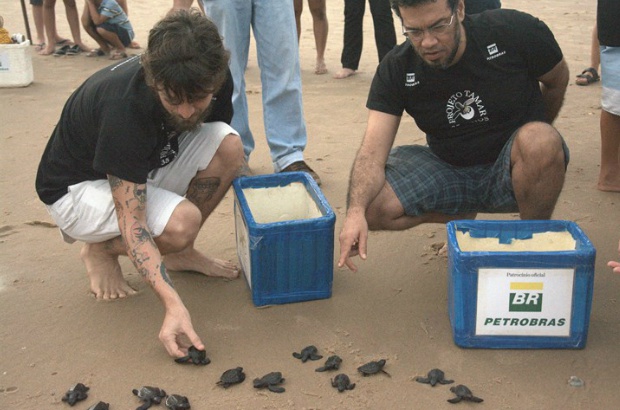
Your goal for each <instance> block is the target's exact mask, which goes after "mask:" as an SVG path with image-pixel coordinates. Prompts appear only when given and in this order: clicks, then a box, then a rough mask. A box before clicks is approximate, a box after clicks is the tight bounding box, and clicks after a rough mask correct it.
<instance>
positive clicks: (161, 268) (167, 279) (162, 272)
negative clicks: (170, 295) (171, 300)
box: [159, 262, 174, 289]
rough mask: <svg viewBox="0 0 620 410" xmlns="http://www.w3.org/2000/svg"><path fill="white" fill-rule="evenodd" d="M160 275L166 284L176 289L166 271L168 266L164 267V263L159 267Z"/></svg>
mask: <svg viewBox="0 0 620 410" xmlns="http://www.w3.org/2000/svg"><path fill="white" fill-rule="evenodd" d="M159 273H160V274H161V277H162V278H163V279H164V282H166V283H167V284H168V285H169V286H170V287H171V288H172V289H174V284H173V283H172V279H170V276H168V272H167V271H166V266H165V265H164V263H163V262H162V264H161V265H160V266H159Z"/></svg>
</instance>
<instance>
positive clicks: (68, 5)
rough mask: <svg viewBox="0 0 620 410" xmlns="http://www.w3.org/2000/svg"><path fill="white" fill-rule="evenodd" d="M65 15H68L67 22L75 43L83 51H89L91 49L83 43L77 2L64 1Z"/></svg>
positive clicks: (73, 0) (72, 0)
mask: <svg viewBox="0 0 620 410" xmlns="http://www.w3.org/2000/svg"><path fill="white" fill-rule="evenodd" d="M64 3H65V13H66V14H67V22H68V23H69V28H70V29H71V35H72V36H73V42H74V43H75V44H77V45H78V46H79V47H80V49H81V50H82V51H89V50H90V47H88V46H87V45H86V44H84V43H83V42H82V36H81V33H80V17H79V15H78V10H77V6H76V5H75V0H64Z"/></svg>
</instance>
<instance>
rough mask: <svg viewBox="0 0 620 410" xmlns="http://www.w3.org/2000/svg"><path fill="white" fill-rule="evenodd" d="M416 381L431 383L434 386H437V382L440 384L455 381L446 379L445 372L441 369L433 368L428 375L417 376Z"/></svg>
mask: <svg viewBox="0 0 620 410" xmlns="http://www.w3.org/2000/svg"><path fill="white" fill-rule="evenodd" d="M415 381H416V382H418V383H426V384H430V385H431V386H433V387H435V385H436V384H437V383H439V384H450V383H454V380H446V379H445V374H444V372H443V371H441V370H439V369H432V370H431V371H429V372H428V374H427V375H426V377H421V376H418V377H416V378H415Z"/></svg>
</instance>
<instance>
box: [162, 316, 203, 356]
mask: <svg viewBox="0 0 620 410" xmlns="http://www.w3.org/2000/svg"><path fill="white" fill-rule="evenodd" d="M159 340H160V341H161V342H162V343H163V344H164V347H165V348H166V350H167V351H168V354H169V355H170V356H172V357H175V358H178V357H183V356H186V355H187V351H188V349H189V347H190V346H192V345H194V347H196V349H198V350H204V349H205V346H204V344H203V343H202V341H201V340H200V337H198V335H197V334H196V332H195V331H194V327H193V326H192V320H191V318H190V316H189V312H188V311H187V309H186V308H185V306H183V305H181V306H178V307H175V308H174V309H170V310H166V316H165V317H164V323H163V324H162V326H161V330H160V331H159Z"/></svg>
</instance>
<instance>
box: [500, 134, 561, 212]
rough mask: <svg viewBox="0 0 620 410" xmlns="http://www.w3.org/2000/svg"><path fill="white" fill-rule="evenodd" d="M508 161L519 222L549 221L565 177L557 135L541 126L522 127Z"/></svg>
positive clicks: (559, 140) (558, 136) (559, 141)
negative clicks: (517, 206) (509, 161)
mask: <svg viewBox="0 0 620 410" xmlns="http://www.w3.org/2000/svg"><path fill="white" fill-rule="evenodd" d="M510 158H511V165H512V185H513V188H514V192H515V197H516V198H517V204H518V205H519V213H520V215H521V219H549V218H551V215H552V214H553V210H554V208H555V204H556V202H557V200H558V197H559V196H560V192H561V191H562V186H563V185H564V176H565V174H566V164H565V162H564V151H563V150H562V142H561V139H560V135H559V134H558V132H557V131H556V130H555V128H553V127H552V126H551V125H549V124H546V123H542V122H533V123H529V124H526V125H524V126H523V127H521V129H520V130H519V131H518V133H517V136H516V138H515V140H514V143H513V145H512V151H511V154H510Z"/></svg>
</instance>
